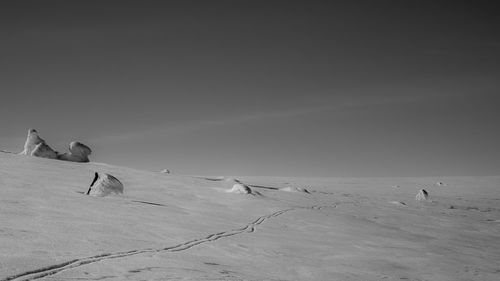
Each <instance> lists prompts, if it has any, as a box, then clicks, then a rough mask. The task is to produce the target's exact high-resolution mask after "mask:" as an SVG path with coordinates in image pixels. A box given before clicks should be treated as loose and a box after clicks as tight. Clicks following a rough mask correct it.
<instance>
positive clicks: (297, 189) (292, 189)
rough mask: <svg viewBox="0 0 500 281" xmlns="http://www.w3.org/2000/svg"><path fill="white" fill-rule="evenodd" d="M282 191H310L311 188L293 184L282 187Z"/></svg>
mask: <svg viewBox="0 0 500 281" xmlns="http://www.w3.org/2000/svg"><path fill="white" fill-rule="evenodd" d="M280 190H281V191H286V192H304V193H310V192H309V190H307V189H305V188H302V187H292V186H287V187H283V188H280Z"/></svg>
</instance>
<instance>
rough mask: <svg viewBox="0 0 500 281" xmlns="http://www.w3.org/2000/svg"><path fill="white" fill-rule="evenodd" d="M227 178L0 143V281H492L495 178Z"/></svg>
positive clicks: (497, 211) (499, 251)
mask: <svg viewBox="0 0 500 281" xmlns="http://www.w3.org/2000/svg"><path fill="white" fill-rule="evenodd" d="M94 172H99V173H109V174H111V175H113V176H115V177H116V178H118V179H119V180H120V181H121V182H122V183H123V185H124V194H123V195H110V196H107V197H91V196H86V195H84V194H83V193H84V192H86V191H87V189H88V187H89V185H90V183H91V181H92V179H93V176H94ZM218 179H224V178H223V177H219V178H218ZM238 180H240V181H241V182H242V183H244V184H246V185H248V186H250V187H252V189H254V190H256V191H258V192H259V193H260V194H261V196H248V194H236V193H228V192H221V191H224V190H227V189H230V188H231V187H232V185H234V182H228V181H224V180H214V179H211V180H209V178H206V179H204V178H200V177H191V176H187V175H179V174H162V173H158V172H148V171H139V170H134V169H129V168H124V167H116V166H111V165H106V164H98V163H72V162H64V161H55V160H50V159H42V158H35V157H29V156H21V155H13V154H5V153H0V280H2V281H6V280H34V279H40V280H342V281H346V280H432V281H436V280H450V281H451V280H453V281H460V280H464V281H465V280H481V281H485V280H486V281H487V280H500V262H499V261H500V243H499V242H500V223H499V221H500V177H456V178H362V179H361V178H360V179H355V178H352V179H349V178H311V179H306V178H271V177H238ZM436 182H442V183H443V185H439V186H438V185H436V184H435V183H436ZM289 186H297V187H305V186H307V190H308V191H309V192H310V194H307V193H303V192H281V191H280V190H279V189H280V188H284V187H289ZM393 186H399V187H398V188H397V189H395V188H394V187H393ZM423 188H425V189H426V190H427V191H428V192H429V195H430V197H431V198H432V201H422V202H420V201H416V200H415V194H416V193H417V192H418V190H420V189H423ZM394 202H397V204H396V203H394Z"/></svg>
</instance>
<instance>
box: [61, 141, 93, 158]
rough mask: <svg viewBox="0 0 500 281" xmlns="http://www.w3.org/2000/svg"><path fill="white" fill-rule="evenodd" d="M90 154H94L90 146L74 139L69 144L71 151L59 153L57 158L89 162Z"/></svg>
mask: <svg viewBox="0 0 500 281" xmlns="http://www.w3.org/2000/svg"><path fill="white" fill-rule="evenodd" d="M90 154H92V150H91V149H90V147H88V146H86V145H85V144H83V143H81V142H78V141H73V142H71V143H70V144H69V152H67V153H63V154H59V155H58V156H57V158H58V159H59V160H65V161H71V162H89V155H90Z"/></svg>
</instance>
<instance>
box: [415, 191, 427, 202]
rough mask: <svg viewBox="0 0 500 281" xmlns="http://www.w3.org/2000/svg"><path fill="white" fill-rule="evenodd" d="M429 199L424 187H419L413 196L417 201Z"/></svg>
mask: <svg viewBox="0 0 500 281" xmlns="http://www.w3.org/2000/svg"><path fill="white" fill-rule="evenodd" d="M428 199H429V193H428V192H427V190H425V189H420V190H419V191H418V193H417V195H416V196H415V200H417V201H425V200H428Z"/></svg>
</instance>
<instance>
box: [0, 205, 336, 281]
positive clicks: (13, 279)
mask: <svg viewBox="0 0 500 281" xmlns="http://www.w3.org/2000/svg"><path fill="white" fill-rule="evenodd" d="M335 207H337V206H336V205H335V204H334V205H327V206H309V207H294V208H289V209H284V210H280V211H277V212H274V213H272V214H269V215H265V216H261V217H259V218H257V219H256V220H254V221H253V222H251V223H249V224H247V225H246V226H244V227H242V228H238V229H233V230H229V231H222V232H218V233H214V234H210V235H208V236H206V237H204V238H200V239H194V240H190V241H187V242H185V243H182V244H178V245H175V246H171V247H165V248H161V249H151V248H149V249H142V250H131V251H126V252H117V253H105V254H100V255H96V256H91V257H86V258H80V259H74V260H70V261H66V262H63V263H60V264H55V265H49V266H46V267H42V268H39V269H34V270H30V271H26V272H22V273H19V274H16V275H12V276H8V277H6V278H4V279H1V280H0V281H21V280H23V281H28V280H36V279H40V278H44V277H47V276H51V275H54V274H57V273H59V272H62V271H66V270H69V269H72V268H76V267H80V266H82V265H87V264H91V263H95V262H100V261H103V260H109V259H116V258H123V257H128V256H133V255H138V254H143V253H157V252H179V251H185V250H188V249H190V248H192V247H194V246H197V245H200V244H203V243H207V242H212V241H216V240H218V239H221V238H224V237H229V236H234V235H238V234H242V233H252V232H255V230H256V227H257V226H258V225H260V224H262V223H263V222H265V221H266V220H268V219H270V218H273V217H277V216H280V215H282V214H284V213H286V212H289V211H293V210H299V209H306V210H307V209H308V210H321V209H323V208H335Z"/></svg>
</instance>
